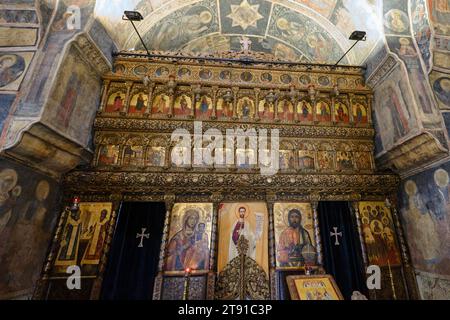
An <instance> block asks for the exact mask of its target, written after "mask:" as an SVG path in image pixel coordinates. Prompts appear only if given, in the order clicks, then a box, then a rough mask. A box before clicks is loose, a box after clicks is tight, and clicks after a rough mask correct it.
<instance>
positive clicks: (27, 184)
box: [0, 158, 60, 299]
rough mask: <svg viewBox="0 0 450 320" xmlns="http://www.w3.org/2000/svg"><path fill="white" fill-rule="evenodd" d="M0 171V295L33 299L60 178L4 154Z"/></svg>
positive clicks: (55, 208)
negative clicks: (6, 157) (0, 185)
mask: <svg viewBox="0 0 450 320" xmlns="http://www.w3.org/2000/svg"><path fill="white" fill-rule="evenodd" d="M0 175H1V180H2V190H1V211H0V221H1V223H0V228H1V231H0V299H30V298H31V297H32V295H33V293H34V290H35V285H36V283H37V280H38V279H39V277H40V274H41V268H40V267H37V266H43V264H44V261H45V258H46V254H47V248H48V243H49V241H50V239H51V237H52V234H53V230H54V227H55V224H56V221H57V218H58V214H57V212H58V210H57V206H58V205H59V200H60V199H59V192H60V187H59V183H58V181H56V180H54V179H52V178H49V177H48V176H46V175H44V174H42V173H40V172H37V171H34V170H31V169H29V168H28V167H27V166H24V165H21V164H18V163H17V162H15V161H11V160H7V159H4V158H2V159H1V160H0ZM18 270H20V272H18Z"/></svg>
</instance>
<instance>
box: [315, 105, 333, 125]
mask: <svg viewBox="0 0 450 320" xmlns="http://www.w3.org/2000/svg"><path fill="white" fill-rule="evenodd" d="M316 113H317V120H318V121H320V122H330V121H331V110H330V106H329V105H328V104H327V103H326V102H324V101H319V102H318V103H317V107H316Z"/></svg>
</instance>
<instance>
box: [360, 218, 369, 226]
mask: <svg viewBox="0 0 450 320" xmlns="http://www.w3.org/2000/svg"><path fill="white" fill-rule="evenodd" d="M369 222H370V220H369V218H368V217H362V219H361V223H362V224H364V225H368V224H369Z"/></svg>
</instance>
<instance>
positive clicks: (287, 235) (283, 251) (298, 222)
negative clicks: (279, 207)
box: [277, 209, 313, 267]
mask: <svg viewBox="0 0 450 320" xmlns="http://www.w3.org/2000/svg"><path fill="white" fill-rule="evenodd" d="M288 224H289V226H288V227H287V228H286V229H285V230H283V232H282V233H281V235H280V239H279V242H278V246H277V259H278V262H279V263H280V266H282V267H295V266H299V265H303V264H304V263H305V258H304V257H303V254H302V251H303V248H305V246H307V245H309V246H311V247H313V245H312V241H311V236H310V235H309V232H308V230H306V229H305V228H304V227H303V226H302V214H301V212H300V210H298V209H291V210H290V211H289V213H288Z"/></svg>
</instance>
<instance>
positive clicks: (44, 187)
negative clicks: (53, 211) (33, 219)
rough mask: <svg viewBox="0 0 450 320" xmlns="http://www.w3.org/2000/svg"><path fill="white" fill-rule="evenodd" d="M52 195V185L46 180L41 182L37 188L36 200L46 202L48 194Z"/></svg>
mask: <svg viewBox="0 0 450 320" xmlns="http://www.w3.org/2000/svg"><path fill="white" fill-rule="evenodd" d="M49 193H50V185H49V184H48V182H47V181H46V180H41V181H39V183H38V185H37V187H36V199H38V200H39V201H44V200H45V199H47V197H48V194H49Z"/></svg>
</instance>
